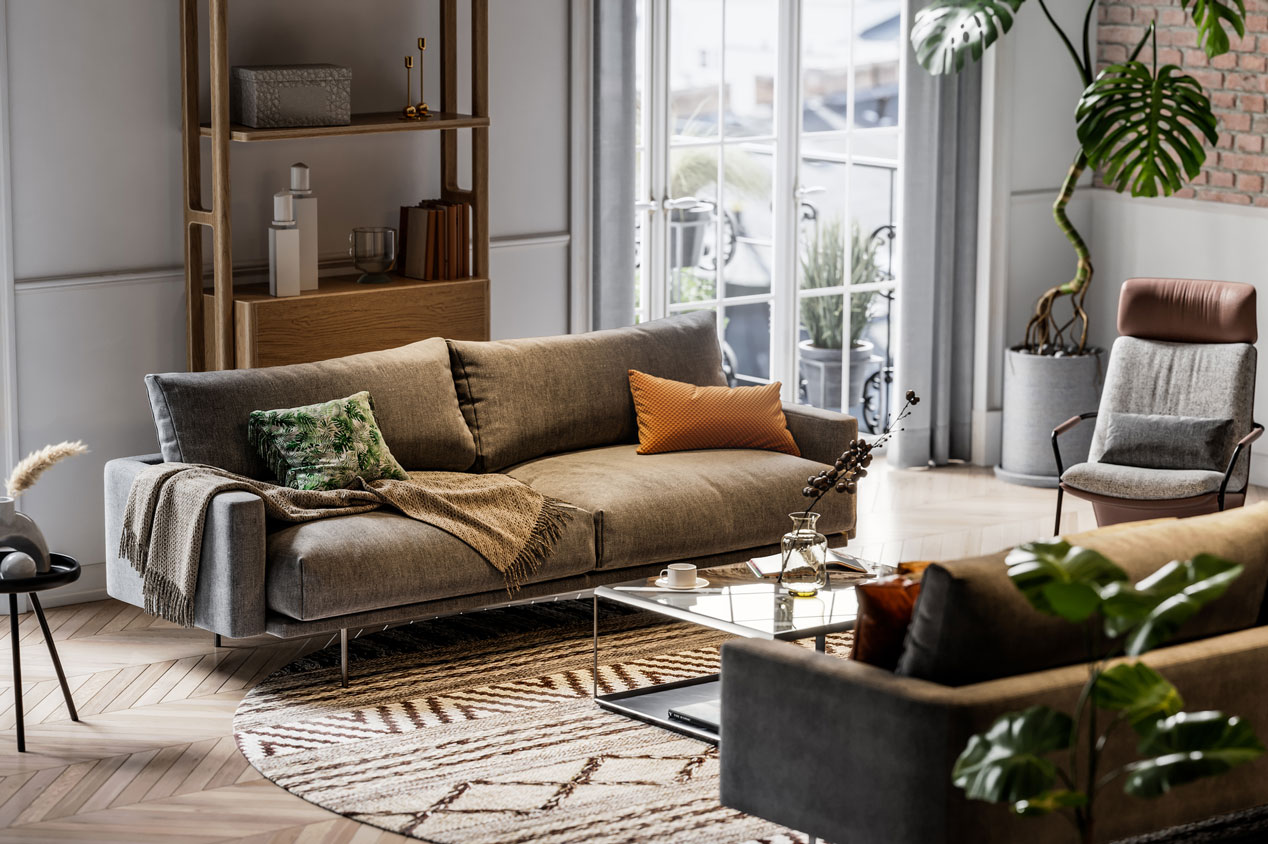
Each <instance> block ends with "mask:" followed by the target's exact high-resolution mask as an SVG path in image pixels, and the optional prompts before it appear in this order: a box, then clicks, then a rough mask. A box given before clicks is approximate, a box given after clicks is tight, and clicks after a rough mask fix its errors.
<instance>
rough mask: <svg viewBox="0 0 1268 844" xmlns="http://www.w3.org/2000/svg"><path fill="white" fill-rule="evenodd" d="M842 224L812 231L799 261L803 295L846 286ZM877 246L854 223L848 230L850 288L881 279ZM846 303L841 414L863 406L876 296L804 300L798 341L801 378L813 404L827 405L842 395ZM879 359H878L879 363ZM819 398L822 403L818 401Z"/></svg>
mask: <svg viewBox="0 0 1268 844" xmlns="http://www.w3.org/2000/svg"><path fill="white" fill-rule="evenodd" d="M844 234H845V233H844V229H843V226H842V225H841V221H840V220H831V221H829V222H827V223H825V224H824V225H823V226H822V227H821V228H820V229H819V230H817V231H816V232H815V236H814V238H813V239H812V240H811V241H809V242H808V243H807V244H806V249H805V252H804V254H803V255H802V256H801V287H802V289H803V290H814V289H823V288H828V287H841V286H843V285H844V284H846V274H845V260H846V251H845V249H846V246H845V237H844ZM877 245H878V244H877V241H875V240H873V239H871V238H868V237H865V236H864V235H863V233H862V232H861V231H860V229H859V226H858V223H857V222H856V223H854V225H852V226H851V227H850V252H849V257H850V275H849V284H850V285H856V284H870V283H873V282H876V281H879V280H880V269H879V267H878V265H877V259H876V250H877ZM847 297H848V298H849V300H850V381H849V392H848V393H847V394H846V395H844V396H841V405H842V409H846V408H850V407H853V406H855V405H858V404H861V403H862V401H863V384H864V383H865V382H866V381H867V376H868V375H869V373H868V371H867V370H868V365H869V364H870V363H872V362H873V358H874V357H875V356H874V355H873V354H872V350H873V344H872V342H871V341H869V340H864V339H863V334H864V332H865V331H866V330H867V324H868V320H869V319H870V318H871V309H872V301H873V300H874V299H875V298H876V293H875V292H874V291H873V292H863V293H846V294H845V295H844V296H842V295H841V294H839V293H833V294H828V295H825V296H803V297H802V299H801V326H802V328H804V329H805V330H806V333H807V334H808V335H809V338H808V339H806V340H803V341H801V343H800V344H799V345H800V352H801V359H802V366H801V379H802V381H804V382H805V384H806V393H807V397H808V399H809V400H810V403H811V404H820V405H824V404H831V403H832V401H833V399H834V397H836V396H840V395H841V367H842V364H841V348H842V345H843V342H844V336H843V335H844V331H845V320H844V316H845V315H844V313H843V310H842V309H843V307H844V304H843V302H844V299H845V298H847ZM877 360H879V359H877ZM821 398H822V401H820V399H821Z"/></svg>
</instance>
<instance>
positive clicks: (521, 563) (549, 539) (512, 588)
mask: <svg viewBox="0 0 1268 844" xmlns="http://www.w3.org/2000/svg"><path fill="white" fill-rule="evenodd" d="M576 512H577V508H576V507H573V506H572V505H571V504H567V503H565V502H563V501H560V500H559V499H557V498H551V497H550V496H544V497H543V499H542V509H541V512H540V513H538V514H537V521H536V523H535V524H534V525H533V530H532V532H531V533H529V535H528V541H527V542H525V543H524V547H523V548H521V549H520V552H519V554H517V555H516V557H515V559H514V560H512V561H511V566H510V568H508V569H507V570H506V571H504V572H503V573H502V574H503V575H504V576H505V577H506V592H507V594H508V595H514V594H515V593H516V592H518V591H519V590H520V588H521V587H522V586H523V585H524V583H525V581H527V580H528V579H529V578H530V577H532V576H533V575H534V574H536V573H537V570H538V569H540V568H541V567H542V563H544V562H546V560H547V559H548V558H549V557H550V555H551V553H552V552H553V551H554V550H555V546H556V545H558V544H559V539H560V537H561V536H563V532H564V526H565V525H567V524H568V521H569V520H570V519H571V518H572V517H573V516H574V515H575V514H576Z"/></svg>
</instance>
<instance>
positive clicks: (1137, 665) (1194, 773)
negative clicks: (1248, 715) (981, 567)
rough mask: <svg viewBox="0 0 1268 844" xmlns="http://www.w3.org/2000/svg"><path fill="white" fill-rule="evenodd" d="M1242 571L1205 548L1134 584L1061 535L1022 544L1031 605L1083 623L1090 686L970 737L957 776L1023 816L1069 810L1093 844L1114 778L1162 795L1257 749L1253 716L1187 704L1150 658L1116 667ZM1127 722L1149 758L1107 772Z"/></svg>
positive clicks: (1013, 565)
mask: <svg viewBox="0 0 1268 844" xmlns="http://www.w3.org/2000/svg"><path fill="white" fill-rule="evenodd" d="M1241 573H1242V567H1241V566H1240V565H1237V564H1235V563H1232V562H1230V561H1228V560H1224V559H1221V558H1219V557H1215V556H1212V555H1210V554H1200V555H1198V556H1196V557H1194V558H1193V559H1191V560H1185V561H1183V562H1171V563H1168V564H1167V565H1165V566H1163V567H1162V568H1161V569H1159V570H1158V571H1157V572H1155V573H1154V574H1152V575H1151V576H1149V577H1147V578H1145V579H1144V580H1142V581H1140V582H1138V583H1135V584H1132V583H1131V582H1130V580H1129V579H1128V577H1127V573H1126V572H1124V571H1123V570H1122V569H1121V568H1119V567H1118V566H1116V565H1115V564H1114V563H1112V562H1110V561H1109V560H1108V559H1106V558H1105V557H1104V556H1103V555H1101V554H1099V553H1097V552H1096V551H1092V550H1090V549H1087V548H1079V547H1071V546H1070V545H1069V544H1068V543H1066V542H1064V541H1062V540H1056V541H1052V542H1035V543H1031V544H1028V545H1023V546H1021V547H1020V548H1018V549H1016V550H1015V551H1013V552H1012V553H1011V554H1010V555H1009V556H1008V576H1009V578H1011V579H1012V582H1013V585H1015V586H1016V587H1017V588H1018V589H1019V590H1021V593H1022V594H1023V595H1025V596H1026V598H1027V600H1028V601H1029V602H1030V604H1031V606H1033V607H1034V608H1035V609H1036V610H1038V611H1040V612H1043V613H1046V614H1048V615H1054V616H1057V617H1059V618H1062V619H1065V620H1066V621H1069V622H1070V623H1072V624H1079V625H1083V626H1084V627H1085V636H1084V638H1085V641H1086V642H1087V643H1088V679H1087V683H1085V684H1084V686H1083V690H1082V692H1081V693H1080V695H1079V698H1078V703H1077V704H1076V705H1075V710H1074V714H1073V716H1071V715H1069V714H1066V713H1064V712H1059V711H1057V710H1055V709H1052V708H1049V707H1047V706H1032V707H1030V708H1029V709H1024V710H1022V711H1021V712H1012V713H1008V714H1006V715H1003V716H1001V717H1000V718H998V719H997V720H996V721H995V723H994V724H992V725H991V727H990V729H989V730H987V731H986V732H985V733H981V734H978V735H975V736H973V737H972V738H970V739H969V743H968V745H967V746H966V747H965V748H964V752H963V753H961V754H960V757H959V759H957V760H956V763H955V768H954V770H953V771H952V781H953V782H954V784H955V785H956V786H957V787H959V788H962V789H964V792H965V794H966V795H967V796H968V797H970V798H972V799H975V800H986V801H990V802H993V803H1007V804H1008V805H1009V806H1010V807H1011V808H1012V810H1013V811H1014V812H1016V813H1017V814H1019V815H1025V816H1035V815H1047V814H1051V813H1062V814H1064V815H1066V816H1067V817H1068V818H1069V820H1071V821H1072V822H1073V824H1074V827H1075V829H1076V830H1077V834H1078V837H1077V839H1076V840H1077V841H1079V842H1083V844H1088V843H1089V842H1091V841H1093V840H1094V839H1093V836H1094V832H1095V828H1096V806H1097V798H1098V796H1100V795H1101V794H1102V793H1103V790H1104V789H1105V788H1106V787H1108V786H1110V785H1112V784H1114V783H1115V781H1117V780H1120V779H1121V781H1122V788H1123V790H1124V791H1125V792H1126V793H1127V794H1130V795H1133V796H1135V797H1161V796H1162V795H1164V794H1166V793H1167V792H1168V791H1170V790H1171V789H1172V788H1175V787H1177V786H1181V785H1184V784H1186V783H1190V782H1193V781H1194V780H1197V779H1201V778H1202V777H1209V776H1214V775H1217V774H1222V773H1224V772H1225V771H1228V770H1230V769H1231V768H1233V767H1235V766H1237V765H1240V764H1243V763H1245V762H1250V761H1252V760H1254V759H1255V758H1257V757H1258V756H1259V755H1260V754H1262V753H1263V752H1264V747H1263V745H1262V744H1260V742H1259V739H1258V738H1257V737H1256V736H1255V732H1254V730H1253V729H1252V728H1251V726H1250V724H1248V723H1247V722H1246V721H1244V720H1242V719H1241V718H1239V717H1237V716H1235V715H1226V714H1224V713H1223V712H1213V711H1204V712H1184V711H1182V710H1183V708H1184V701H1183V699H1182V698H1181V696H1180V692H1179V691H1178V690H1177V689H1176V687H1175V686H1173V685H1171V683H1169V682H1168V681H1167V680H1166V678H1165V677H1163V676H1162V675H1161V674H1159V673H1158V672H1157V671H1155V670H1154V669H1152V668H1150V667H1149V666H1148V665H1146V664H1145V663H1143V662H1140V661H1139V660H1136V661H1119V662H1116V663H1114V664H1113V665H1110V664H1109V659H1110V657H1112V656H1115V655H1125V656H1127V657H1131V658H1135V657H1139V656H1140V655H1141V654H1143V653H1145V652H1146V651H1149V650H1151V649H1153V648H1156V647H1158V646H1159V645H1161V644H1163V643H1164V642H1166V641H1167V640H1168V639H1170V638H1171V637H1172V636H1174V635H1175V633H1176V631H1177V630H1178V629H1179V628H1180V625H1182V624H1183V623H1184V622H1186V621H1188V620H1189V619H1190V618H1192V617H1193V616H1194V615H1195V614H1196V613H1197V612H1198V611H1199V610H1200V609H1202V607H1204V606H1206V605H1207V604H1208V603H1210V602H1211V601H1213V600H1215V599H1216V598H1218V597H1220V596H1221V595H1223V594H1224V592H1225V591H1226V590H1227V589H1228V587H1229V585H1230V584H1231V583H1232V582H1233V581H1234V580H1236V579H1237V577H1238V576H1240V575H1241ZM1124 729H1131V730H1132V731H1134V732H1135V734H1136V742H1137V751H1138V753H1139V756H1140V758H1139V759H1138V760H1136V761H1134V762H1129V763H1128V764H1126V765H1124V766H1122V767H1119V768H1116V769H1114V770H1104V769H1103V768H1102V752H1103V750H1104V748H1105V746H1106V743H1107V742H1108V741H1109V740H1110V739H1111V738H1112V737H1113V736H1114V735H1115V734H1116V733H1117V732H1119V731H1121V730H1124ZM1054 755H1056V756H1057V757H1058V760H1060V761H1057V760H1054V759H1053V758H1052V757H1053V756H1054Z"/></svg>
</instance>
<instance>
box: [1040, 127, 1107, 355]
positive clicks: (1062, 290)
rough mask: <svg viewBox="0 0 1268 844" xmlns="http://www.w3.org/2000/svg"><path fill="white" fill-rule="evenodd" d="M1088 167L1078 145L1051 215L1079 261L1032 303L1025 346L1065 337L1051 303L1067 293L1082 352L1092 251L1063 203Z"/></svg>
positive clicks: (1085, 332)
mask: <svg viewBox="0 0 1268 844" xmlns="http://www.w3.org/2000/svg"><path fill="white" fill-rule="evenodd" d="M1086 169H1087V155H1086V154H1085V153H1084V152H1083V148H1082V147H1080V148H1079V153H1078V155H1076V156H1075V157H1074V162H1073V163H1072V164H1071V165H1070V169H1069V170H1068V171H1067V172H1066V176H1065V181H1064V182H1062V183H1061V192H1060V193H1059V194H1057V199H1056V201H1055V202H1053V203H1052V217H1053V219H1054V220H1056V221H1057V228H1059V229H1060V230H1061V233H1062V234H1064V235H1065V236H1066V240H1068V241H1070V245H1071V246H1073V247H1074V253H1075V255H1076V256H1077V257H1078V265H1077V267H1076V269H1075V273H1074V278H1072V279H1070V280H1069V281H1067V282H1066V283H1065V284H1062V285H1058V286H1057V287H1053V288H1050V289H1049V290H1047V291H1046V292H1045V293H1044V294H1043V296H1041V297H1040V298H1039V302H1038V304H1037V305H1036V306H1035V313H1034V315H1033V316H1032V317H1031V318H1030V322H1028V323H1027V324H1026V346H1027V347H1028V348H1032V349H1035V350H1036V351H1040V350H1043V349H1044V348H1045V347H1049V346H1051V345H1054V344H1061V343H1063V341H1064V339H1065V338H1064V336H1063V335H1064V327H1060V326H1058V325H1057V323H1056V320H1054V319H1053V316H1052V307H1053V305H1054V304H1055V303H1056V300H1057V299H1058V297H1061V296H1069V297H1071V298H1070V302H1071V305H1072V306H1073V308H1074V319H1073V320H1071V322H1073V321H1075V320H1081V321H1082V328H1081V331H1080V334H1079V343H1078V352H1079V353H1082V352H1083V350H1084V348H1086V346H1087V329H1088V323H1087V312H1086V311H1084V310H1083V299H1084V297H1086V296H1087V288H1088V285H1089V284H1090V283H1091V281H1092V253H1091V250H1090V249H1088V245H1087V241H1085V240H1084V239H1083V236H1082V235H1081V234H1079V230H1078V229H1076V228H1075V227H1074V223H1072V222H1071V221H1070V217H1069V215H1068V214H1067V213H1066V207H1067V206H1068V205H1069V204H1070V199H1071V197H1073V196H1074V191H1075V189H1076V188H1077V187H1078V185H1079V177H1080V176H1082V175H1083V171H1084V170H1086Z"/></svg>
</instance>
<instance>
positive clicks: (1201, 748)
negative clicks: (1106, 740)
mask: <svg viewBox="0 0 1268 844" xmlns="http://www.w3.org/2000/svg"><path fill="white" fill-rule="evenodd" d="M1263 752H1264V746H1263V745H1262V744H1260V742H1259V739H1258V738H1256V737H1255V731H1254V730H1252V729H1251V727H1250V725H1249V724H1247V723H1246V722H1245V721H1243V720H1242V719H1240V718H1238V717H1236V716H1228V715H1225V714H1224V713H1223V712H1181V713H1179V714H1177V715H1172V716H1171V717H1170V718H1164V719H1162V720H1161V721H1159V722H1158V723H1157V725H1156V726H1155V727H1154V729H1153V730H1151V731H1150V732H1149V733H1148V734H1147V735H1146V736H1145V738H1144V739H1143V740H1141V742H1140V753H1141V755H1142V756H1149V757H1151V758H1149V759H1142V760H1141V761H1139V762H1133V763H1132V764H1130V765H1128V766H1127V772H1128V773H1127V781H1126V782H1125V783H1124V784H1123V788H1124V790H1125V791H1126V792H1127V793H1128V794H1132V795H1135V796H1136V797H1159V796H1161V795H1163V794H1166V793H1167V792H1168V791H1170V790H1171V789H1173V788H1175V787H1176V786H1178V785H1184V784H1185V783H1190V782H1193V781H1194V780H1198V779H1201V778H1202V777H1209V776H1214V775H1216V774H1222V773H1224V772H1225V771H1228V770H1229V769H1231V768H1234V767H1236V766H1238V765H1241V764H1243V763H1245V762H1250V761H1252V760H1254V759H1256V758H1258V757H1259V756H1260V755H1261V754H1262V753H1263Z"/></svg>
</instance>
